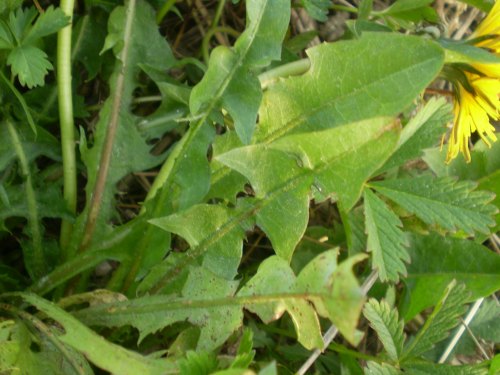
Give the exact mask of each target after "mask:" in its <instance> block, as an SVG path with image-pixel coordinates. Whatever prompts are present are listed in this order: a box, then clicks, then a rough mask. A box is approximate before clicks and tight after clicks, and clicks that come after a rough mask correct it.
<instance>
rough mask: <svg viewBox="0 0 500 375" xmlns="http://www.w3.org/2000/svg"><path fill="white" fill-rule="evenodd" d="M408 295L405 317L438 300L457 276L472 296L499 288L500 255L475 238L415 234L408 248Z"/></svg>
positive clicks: (476, 296) (481, 295) (404, 308)
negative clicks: (409, 262) (471, 239)
mask: <svg viewBox="0 0 500 375" xmlns="http://www.w3.org/2000/svg"><path fill="white" fill-rule="evenodd" d="M408 252H409V253H410V256H411V260H412V262H411V264H410V265H409V266H408V278H407V280H406V283H407V287H408V298H409V300H406V301H405V303H404V306H403V308H402V311H403V315H404V318H405V320H409V319H411V318H413V317H414V316H415V315H416V314H418V313H419V312H421V311H422V310H424V309H425V308H427V307H430V306H432V305H434V304H436V303H437V301H438V300H439V297H440V293H441V291H442V290H443V289H444V288H445V287H446V285H447V284H448V283H450V282H451V281H452V280H454V279H456V280H457V281H458V282H460V283H464V284H465V285H466V286H467V290H469V291H470V292H471V299H472V300H473V299H477V298H480V297H485V296H488V295H490V294H491V293H494V292H495V291H497V290H498V289H500V256H499V255H498V254H495V253H493V252H492V251H490V250H489V249H487V248H486V247H484V246H481V245H479V244H477V243H474V242H473V241H469V240H463V239H458V238H452V237H441V236H439V235H436V234H431V235H429V236H422V235H412V236H411V243H410V247H409V249H408Z"/></svg>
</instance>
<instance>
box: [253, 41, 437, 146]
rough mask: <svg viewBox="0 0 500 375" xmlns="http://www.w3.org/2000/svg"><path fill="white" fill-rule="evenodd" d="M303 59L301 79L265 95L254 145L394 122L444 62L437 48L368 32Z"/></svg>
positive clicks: (289, 80) (272, 88)
mask: <svg viewBox="0 0 500 375" xmlns="http://www.w3.org/2000/svg"><path fill="white" fill-rule="evenodd" d="M360 51H362V52H361V54H360ZM307 54H308V56H309V59H310V61H311V67H310V69H309V70H308V71H307V72H306V73H305V74H303V75H301V76H297V77H290V78H287V79H284V80H280V81H279V82H277V83H276V84H273V85H271V86H270V87H269V88H268V89H267V90H266V92H265V93H264V97H263V100H262V106H261V109H260V111H259V118H260V123H259V127H258V128H257V131H256V134H255V140H256V141H259V142H272V141H274V140H276V139H278V138H280V137H281V136H283V135H284V134H291V133H301V132H307V131H311V130H320V129H326V128H331V127H335V126H340V125H344V124H347V123H351V122H354V121H360V120H363V119H368V118H372V117H382V116H395V115H396V114H398V113H399V112H401V111H402V110H404V109H405V108H406V107H407V106H409V105H410V104H411V102H412V101H413V100H414V99H415V97H416V96H417V95H418V94H419V93H420V92H421V91H422V90H423V89H425V87H427V85H428V84H429V83H430V82H431V81H432V80H434V78H435V77H436V76H437V74H438V73H439V71H440V70H441V67H442V65H443V59H444V54H443V50H442V48H441V47H439V46H438V45H437V44H436V43H434V42H430V41H428V40H424V39H422V38H418V37H413V36H404V35H401V34H396V33H368V32H367V33H363V35H362V37H361V38H360V39H356V40H350V41H340V42H336V43H332V44H322V45H319V46H317V47H314V48H311V49H308V50H307ZM360 58H361V59H362V61H364V62H366V63H363V64H360Z"/></svg>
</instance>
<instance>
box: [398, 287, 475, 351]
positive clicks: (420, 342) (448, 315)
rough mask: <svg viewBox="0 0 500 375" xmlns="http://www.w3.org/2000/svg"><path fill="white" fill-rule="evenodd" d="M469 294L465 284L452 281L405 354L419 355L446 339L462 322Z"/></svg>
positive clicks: (409, 343)
mask: <svg viewBox="0 0 500 375" xmlns="http://www.w3.org/2000/svg"><path fill="white" fill-rule="evenodd" d="M468 298H469V295H468V293H467V291H466V289H465V286H464V285H463V284H458V285H457V283H456V282H455V281H452V282H451V283H450V284H448V286H447V287H446V289H445V290H444V293H443V294H442V296H441V298H440V299H439V301H438V302H437V304H436V306H435V307H434V310H433V311H432V313H431V315H429V317H428V318H427V320H426V322H425V324H424V326H423V327H422V328H421V329H420V330H419V331H418V333H417V334H416V336H415V337H414V338H413V339H412V340H410V341H409V342H408V344H407V345H406V346H405V348H404V354H403V356H404V357H405V358H408V357H410V358H411V357H418V356H420V355H422V354H424V353H425V352H427V351H429V350H430V349H432V347H433V346H434V345H435V344H436V343H438V342H440V341H442V340H444V339H446V338H447V337H448V335H449V331H450V330H451V329H453V328H454V327H455V326H456V325H457V324H459V323H460V318H461V316H462V315H463V314H464V313H465V311H466V306H465V302H466V301H467V299H468Z"/></svg>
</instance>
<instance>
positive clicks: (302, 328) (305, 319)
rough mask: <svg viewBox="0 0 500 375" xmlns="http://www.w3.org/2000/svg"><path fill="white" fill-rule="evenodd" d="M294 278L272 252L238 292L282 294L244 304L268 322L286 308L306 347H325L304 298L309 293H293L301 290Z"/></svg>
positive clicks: (313, 313)
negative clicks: (263, 300)
mask: <svg viewBox="0 0 500 375" xmlns="http://www.w3.org/2000/svg"><path fill="white" fill-rule="evenodd" d="M295 280H296V277H295V274H294V273H293V271H292V269H291V268H290V266H289V265H288V263H287V262H286V261H284V260H283V259H281V258H279V257H276V256H273V257H270V258H268V259H266V260H265V261H264V262H262V263H261V265H260V266H259V269H258V271H257V274H256V275H255V276H254V277H253V278H252V279H250V280H249V282H248V283H247V284H246V285H245V286H244V287H243V288H242V289H241V290H240V291H239V292H238V296H241V297H245V296H253V295H266V294H267V295H280V294H282V295H283V298H282V299H278V300H277V301H275V302H272V301H270V302H268V303H266V304H262V303H248V304H245V308H246V309H248V310H250V311H252V312H254V313H256V314H257V315H258V316H259V317H260V318H261V319H262V320H263V321H264V322H266V323H268V322H271V321H273V320H276V319H279V318H280V317H281V315H283V313H284V312H285V311H286V312H288V314H290V317H291V318H292V321H293V323H294V326H295V330H296V331H297V340H298V341H299V342H300V343H301V344H302V345H303V346H305V347H306V348H307V349H312V348H322V347H323V339H322V337H321V330H320V325H319V320H318V317H317V316H316V313H315V312H314V310H313V309H312V307H311V306H310V304H309V302H307V301H306V300H305V298H307V296H304V297H302V298H300V297H297V298H294V297H293V294H294V293H295V292H301V291H302V290H300V289H298V290H296V289H295V288H294V285H295ZM287 295H289V296H288V298H287ZM290 295H292V296H290Z"/></svg>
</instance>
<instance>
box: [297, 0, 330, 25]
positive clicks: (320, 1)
mask: <svg viewBox="0 0 500 375" xmlns="http://www.w3.org/2000/svg"><path fill="white" fill-rule="evenodd" d="M301 3H302V6H303V7H304V8H305V10H306V11H307V13H309V15H310V16H311V17H312V18H314V19H315V20H318V21H321V22H324V21H326V20H327V19H328V17H327V14H328V11H329V10H330V6H331V5H332V1H331V0H301Z"/></svg>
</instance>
